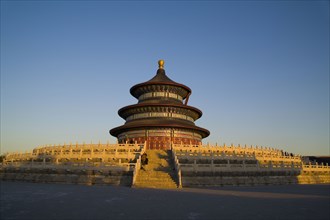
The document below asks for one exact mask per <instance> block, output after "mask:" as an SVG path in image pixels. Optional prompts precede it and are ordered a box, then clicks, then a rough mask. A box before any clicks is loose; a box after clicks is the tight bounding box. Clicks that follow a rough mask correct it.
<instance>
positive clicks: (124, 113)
mask: <svg viewBox="0 0 330 220" xmlns="http://www.w3.org/2000/svg"><path fill="white" fill-rule="evenodd" d="M157 107H160V108H164V107H165V108H178V109H182V110H185V111H187V110H188V111H191V116H192V117H193V118H194V120H197V119H199V118H200V117H202V115H203V113H202V111H201V110H199V109H198V108H195V107H192V106H189V105H183V104H160V103H138V104H134V105H128V106H125V107H123V108H121V109H119V110H118V115H119V116H120V117H122V118H123V119H125V120H126V118H127V117H129V116H130V115H132V114H135V113H140V112H136V110H137V109H139V108H141V109H142V110H143V108H154V109H155V108H157ZM141 112H145V111H144V110H143V111H141Z"/></svg>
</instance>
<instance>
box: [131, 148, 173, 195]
mask: <svg viewBox="0 0 330 220" xmlns="http://www.w3.org/2000/svg"><path fill="white" fill-rule="evenodd" d="M146 153H147V155H148V160H149V161H148V165H144V166H142V167H141V169H140V171H139V173H138V175H137V178H136V181H135V184H134V185H133V187H141V188H177V187H178V185H177V174H176V171H175V169H174V161H173V159H172V155H171V151H170V150H147V152H146Z"/></svg>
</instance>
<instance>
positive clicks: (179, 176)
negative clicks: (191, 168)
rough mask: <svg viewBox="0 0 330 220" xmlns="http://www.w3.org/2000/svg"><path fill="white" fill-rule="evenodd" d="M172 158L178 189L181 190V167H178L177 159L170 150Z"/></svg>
mask: <svg viewBox="0 0 330 220" xmlns="http://www.w3.org/2000/svg"><path fill="white" fill-rule="evenodd" d="M172 157H173V160H174V167H175V171H176V172H177V176H178V184H179V188H182V177H181V167H180V163H179V160H178V157H177V156H176V155H175V152H174V150H172Z"/></svg>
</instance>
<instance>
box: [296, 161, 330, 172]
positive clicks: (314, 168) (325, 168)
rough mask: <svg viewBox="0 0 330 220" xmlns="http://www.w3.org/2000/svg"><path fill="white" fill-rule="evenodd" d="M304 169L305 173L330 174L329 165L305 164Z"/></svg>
mask: <svg viewBox="0 0 330 220" xmlns="http://www.w3.org/2000/svg"><path fill="white" fill-rule="evenodd" d="M302 169H303V171H304V172H305V173H314V172H315V173H320V172H323V173H328V174H330V166H329V165H328V163H326V164H325V165H324V164H323V163H322V164H318V163H316V164H311V163H309V164H304V165H303V166H302Z"/></svg>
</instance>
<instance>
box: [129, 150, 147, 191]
mask: <svg viewBox="0 0 330 220" xmlns="http://www.w3.org/2000/svg"><path fill="white" fill-rule="evenodd" d="M145 146H146V144H145V145H144V147H143V148H142V149H141V152H140V155H139V157H138V159H137V160H136V164H135V167H134V170H133V179H132V185H133V186H134V184H135V181H136V178H137V175H138V174H139V171H140V169H141V156H142V155H143V154H144V153H145V151H146V147H145Z"/></svg>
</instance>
